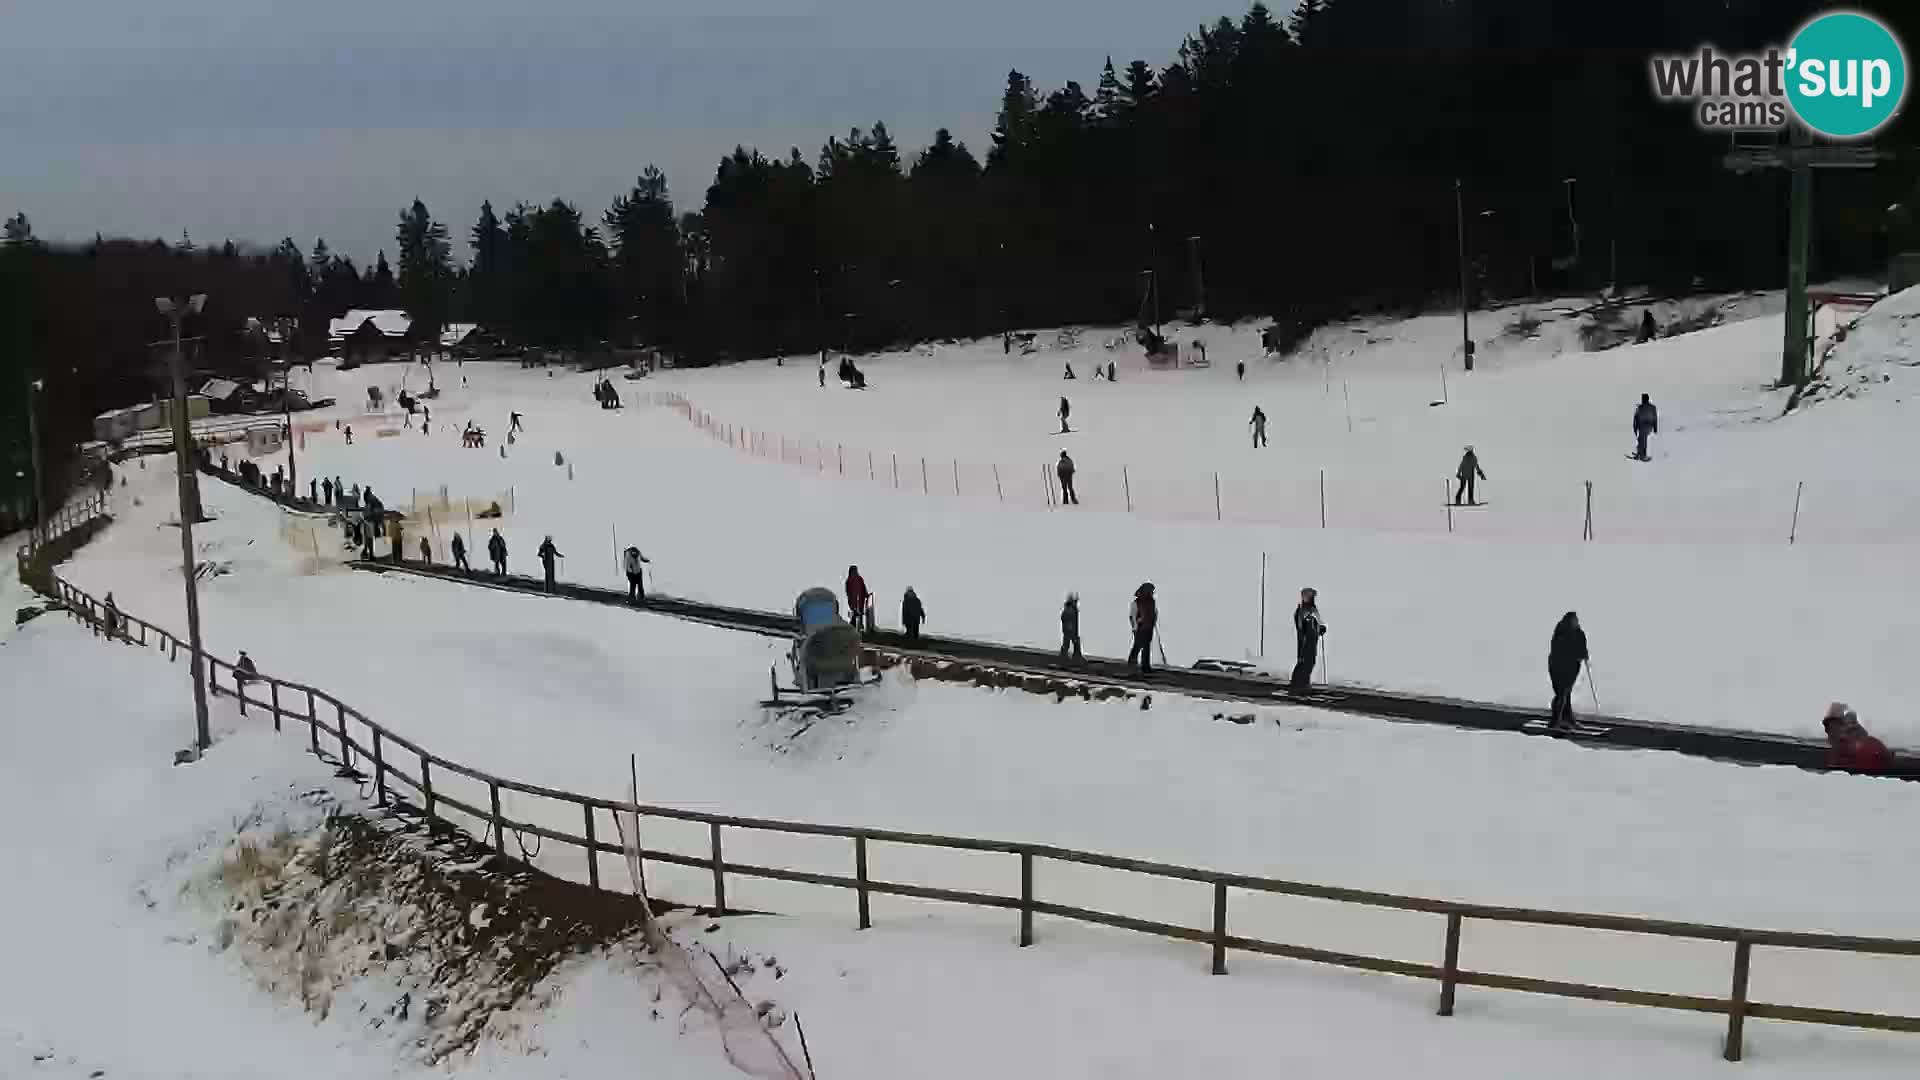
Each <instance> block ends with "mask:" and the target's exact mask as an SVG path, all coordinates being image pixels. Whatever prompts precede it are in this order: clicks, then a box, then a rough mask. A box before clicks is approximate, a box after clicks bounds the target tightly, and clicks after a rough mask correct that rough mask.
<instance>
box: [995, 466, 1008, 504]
mask: <svg viewBox="0 0 1920 1080" xmlns="http://www.w3.org/2000/svg"><path fill="white" fill-rule="evenodd" d="M993 497H994V498H996V499H999V500H1000V501H1001V502H1006V501H1007V494H1006V492H1004V491H1001V490H1000V466H998V465H995V466H994V467H993Z"/></svg>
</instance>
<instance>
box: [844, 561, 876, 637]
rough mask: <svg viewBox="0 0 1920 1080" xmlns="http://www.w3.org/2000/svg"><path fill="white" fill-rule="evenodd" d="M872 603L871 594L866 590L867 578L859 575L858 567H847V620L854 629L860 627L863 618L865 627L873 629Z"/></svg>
mask: <svg viewBox="0 0 1920 1080" xmlns="http://www.w3.org/2000/svg"><path fill="white" fill-rule="evenodd" d="M872 603H873V594H872V593H871V592H868V591H867V579H866V578H863V577H861V576H860V568H859V567H857V566H849V567H847V621H849V622H851V623H853V628H854V629H855V630H858V629H860V626H861V621H862V619H863V618H864V619H865V622H866V628H867V629H868V630H872V629H873V609H872V607H871V605H872Z"/></svg>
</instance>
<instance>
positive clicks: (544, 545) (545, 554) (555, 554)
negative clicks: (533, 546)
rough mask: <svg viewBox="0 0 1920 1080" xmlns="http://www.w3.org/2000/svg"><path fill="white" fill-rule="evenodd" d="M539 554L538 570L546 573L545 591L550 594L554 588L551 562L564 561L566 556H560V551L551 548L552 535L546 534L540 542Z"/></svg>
mask: <svg viewBox="0 0 1920 1080" xmlns="http://www.w3.org/2000/svg"><path fill="white" fill-rule="evenodd" d="M539 554H540V568H541V569H542V570H543V571H545V572H546V579H547V591H548V592H552V591H553V588H554V584H553V562H554V560H555V559H564V558H566V556H565V555H562V554H560V549H559V548H557V547H554V546H553V536H552V534H548V536H547V538H546V539H544V540H542V541H540V549H539Z"/></svg>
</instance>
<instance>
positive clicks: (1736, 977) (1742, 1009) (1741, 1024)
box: [1726, 941, 1753, 1061]
mask: <svg viewBox="0 0 1920 1080" xmlns="http://www.w3.org/2000/svg"><path fill="white" fill-rule="evenodd" d="M1752 955H1753V945H1752V944H1751V943H1749V942H1746V941H1735V942H1734V943H1733V993H1732V995H1731V996H1730V1000H1729V1001H1728V1003H1727V1050H1726V1058H1727V1060H1728V1061H1739V1060H1740V1055H1741V1053H1742V1043H1743V1042H1744V1040H1745V1035H1744V1031H1745V1028H1746V1023H1747V968H1748V964H1749V961H1750V960H1751V959H1752Z"/></svg>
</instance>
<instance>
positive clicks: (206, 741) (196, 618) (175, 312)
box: [153, 293, 213, 758]
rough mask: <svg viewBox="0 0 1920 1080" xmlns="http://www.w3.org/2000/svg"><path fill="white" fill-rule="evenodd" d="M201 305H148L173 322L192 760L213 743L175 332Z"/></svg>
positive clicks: (181, 366)
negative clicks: (195, 574) (189, 677)
mask: <svg viewBox="0 0 1920 1080" xmlns="http://www.w3.org/2000/svg"><path fill="white" fill-rule="evenodd" d="M206 304H207V294H206V293H194V294H193V296H192V297H191V298H190V299H188V300H186V301H184V302H182V303H176V302H175V301H173V300H172V299H170V298H168V297H165V296H161V297H156V298H155V299H154V301H153V306H154V307H155V308H157V309H158V310H159V312H160V314H162V315H165V316H166V317H167V319H168V321H170V322H171V323H172V324H173V360H172V363H171V365H170V366H171V368H172V372H173V456H174V465H175V471H176V472H177V473H178V476H179V494H180V577H181V580H182V581H183V582H184V583H185V584H186V589H187V652H188V659H189V661H190V664H189V669H190V670H191V671H192V674H193V721H194V754H193V756H194V757H195V758H198V757H199V756H200V754H201V752H203V751H205V750H206V749H207V747H209V746H212V745H213V736H212V733H211V732H210V731H209V730H208V728H207V683H206V678H205V675H206V668H205V665H204V663H203V662H202V660H201V650H200V591H199V589H198V588H197V587H196V584H195V577H194V566H193V523H194V521H196V520H197V519H198V518H199V516H200V499H199V497H198V491H197V489H196V486H195V484H196V480H195V476H194V467H195V457H196V455H195V454H194V452H193V439H192V437H191V435H190V432H189V425H188V423H187V373H186V361H185V359H184V358H183V356H182V355H181V339H180V329H181V324H182V323H183V322H184V321H185V320H186V317H187V316H188V315H198V314H200V309H201V308H203V307H205V306H206Z"/></svg>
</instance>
